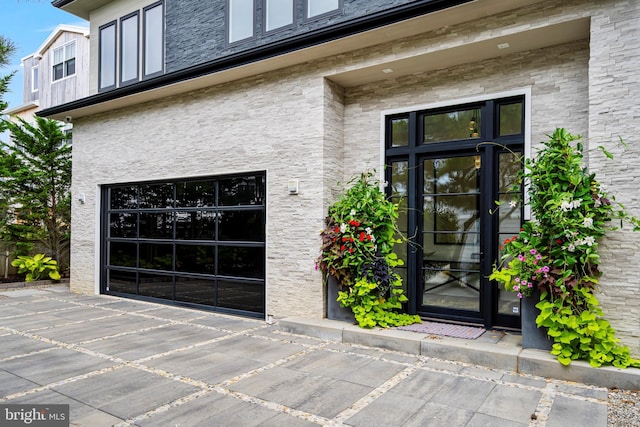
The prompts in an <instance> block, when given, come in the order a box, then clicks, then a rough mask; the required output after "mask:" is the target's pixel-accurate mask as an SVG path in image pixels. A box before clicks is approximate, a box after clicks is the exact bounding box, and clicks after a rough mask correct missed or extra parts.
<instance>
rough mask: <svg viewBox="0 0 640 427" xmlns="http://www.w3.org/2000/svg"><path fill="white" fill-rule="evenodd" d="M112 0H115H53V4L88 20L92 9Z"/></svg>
mask: <svg viewBox="0 0 640 427" xmlns="http://www.w3.org/2000/svg"><path fill="white" fill-rule="evenodd" d="M112 1H113V0H53V1H52V2H51V4H52V5H53V6H54V7H57V8H59V9H62V10H64V11H65V12H68V13H70V14H72V15H75V16H79V17H80V18H82V19H86V20H87V21H88V20H89V15H90V13H91V11H92V10H95V9H98V8H100V7H102V6H104V5H105V4H108V3H111V2H112Z"/></svg>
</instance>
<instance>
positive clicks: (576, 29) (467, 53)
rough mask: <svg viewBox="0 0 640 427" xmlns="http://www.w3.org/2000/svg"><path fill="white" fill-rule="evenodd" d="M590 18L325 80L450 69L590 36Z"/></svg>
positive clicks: (347, 83) (357, 80)
mask: <svg viewBox="0 0 640 427" xmlns="http://www.w3.org/2000/svg"><path fill="white" fill-rule="evenodd" d="M589 25H590V19H589V18H582V19H577V20H573V21H569V22H562V23H558V24H555V25H548V26H545V27H541V28H536V29H531V30H527V31H520V32H514V33H513V34H508V35H503V36H500V37H495V38H489V39H486V40H482V41H478V42H475V43H467V44H464V45H461V46H457V47H452V48H447V49H441V50H438V49H436V50H432V51H429V52H428V53H424V54H419V55H414V56H410V57H407V58H403V59H398V60H394V61H388V62H384V63H379V64H376V65H372V66H368V67H362V68H358V69H355V70H350V71H346V72H341V73H335V74H333V75H327V76H326V77H327V78H329V79H331V80H333V81H335V82H336V83H338V84H340V85H341V86H344V87H352V86H360V85H363V84H368V83H373V82H376V81H380V80H384V79H390V78H397V77H401V76H406V75H410V74H415V73H421V72H425V71H431V70H438V69H443V68H450V67H454V66H456V65H461V64H467V63H471V62H479V61H482V60H485V59H491V58H497V57H500V56H505V55H511V54H515V53H519V52H525V51H528V50H533V49H540V48H543V47H547V46H555V45H559V44H564V43H570V42H573V41H578V40H584V39H586V38H588V37H589Z"/></svg>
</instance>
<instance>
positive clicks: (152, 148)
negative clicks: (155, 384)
mask: <svg viewBox="0 0 640 427" xmlns="http://www.w3.org/2000/svg"><path fill="white" fill-rule="evenodd" d="M53 4H54V6H57V7H59V8H61V9H63V10H66V11H68V12H70V13H73V14H75V15H77V16H79V17H82V18H84V19H88V20H89V21H90V27H91V31H90V32H91V38H90V40H91V61H90V66H91V73H90V76H91V77H90V94H89V96H88V97H86V98H83V99H79V100H76V101H73V102H69V103H67V104H64V105H61V106H57V107H52V108H48V109H45V110H44V111H42V112H41V113H40V114H42V115H44V116H46V117H52V118H58V119H65V118H69V119H70V120H72V122H73V124H74V147H73V150H74V152H73V186H72V191H73V193H74V200H75V203H74V205H73V209H72V223H73V235H72V259H71V287H72V289H74V290H76V291H79V292H85V293H107V294H112V295H119V296H124V297H132V298H145V299H153V300H157V301H165V302H170V303H176V304H187V305H193V306H195V307H207V308H210V309H213V310H220V311H230V312H235V313H240V314H245V315H250V316H257V317H265V318H267V317H268V316H274V317H276V318H278V317H287V316H305V317H316V318H320V317H324V316H325V315H326V311H325V310H326V302H325V301H326V297H327V296H326V291H325V288H324V286H323V281H322V277H321V275H320V273H319V272H318V271H316V270H315V269H314V259H315V258H316V257H317V256H318V254H319V243H320V241H319V231H320V230H321V229H322V227H323V219H324V217H325V215H326V213H327V208H328V206H330V204H331V203H332V202H333V201H334V200H335V199H336V197H337V196H338V195H339V194H340V193H341V190H342V188H343V187H341V185H340V184H339V182H342V183H344V182H347V181H348V180H349V179H350V178H351V177H353V176H354V175H359V174H360V173H361V172H362V171H364V170H367V169H375V170H377V172H378V173H379V175H380V178H381V180H382V181H387V182H388V187H387V191H388V192H389V196H390V197H391V198H392V199H393V200H394V201H397V202H398V203H399V204H400V207H401V209H400V212H401V215H400V221H399V227H400V229H401V231H403V232H404V233H405V234H406V235H407V236H409V237H410V240H411V241H410V242H409V243H408V244H406V245H403V246H399V247H398V252H399V253H400V255H401V257H403V258H404V260H405V267H404V268H403V269H402V270H400V273H401V275H402V276H403V278H404V283H405V287H406V291H407V294H408V296H409V302H408V304H407V307H406V309H407V311H409V312H411V313H417V314H420V315H421V316H424V317H428V318H437V319H443V320H450V321H462V322H470V323H474V324H480V325H483V326H484V327H487V328H519V327H520V317H519V301H518V300H517V298H515V297H514V296H513V295H511V294H505V292H503V291H501V290H500V289H499V288H498V286H497V285H496V284H495V283H492V282H490V281H489V280H488V278H487V277H488V275H489V273H490V272H491V268H492V266H493V265H494V263H495V262H496V260H497V259H498V258H499V256H500V242H501V241H503V240H504V239H505V238H507V237H511V236H513V234H514V233H517V231H518V229H519V226H520V223H521V221H522V220H525V219H527V218H528V215H529V213H528V212H527V209H526V208H525V207H524V206H523V205H522V203H521V202H519V196H520V194H519V192H518V191H514V190H513V182H514V179H515V176H516V175H517V173H518V170H519V169H520V167H521V164H520V163H519V161H518V160H516V159H517V156H519V155H524V156H530V155H531V153H532V152H534V151H535V150H536V147H537V146H538V144H539V142H540V141H542V140H545V138H546V136H545V135H546V134H549V133H551V132H552V131H553V129H554V128H556V127H564V128H567V129H568V130H569V131H570V132H572V133H575V134H581V135H583V137H584V142H585V146H586V148H587V150H586V152H587V154H588V157H587V158H586V159H585V160H586V161H587V162H588V163H587V166H588V167H589V169H590V170H591V171H592V172H595V173H597V174H598V177H599V179H600V180H601V181H602V182H604V183H605V184H607V185H608V189H609V190H610V191H611V192H612V193H614V194H616V195H617V200H618V201H620V202H622V203H624V204H625V206H626V207H627V209H628V210H629V211H631V213H635V214H636V215H638V213H639V212H640V200H639V199H638V192H637V186H638V180H640V174H639V173H638V172H636V170H637V168H636V167H635V166H636V163H637V158H638V156H639V155H640V148H639V147H640V137H639V136H638V133H637V131H636V127H637V126H636V124H637V122H638V118H639V114H640V113H639V108H638V104H637V99H640V85H638V84H637V80H638V78H639V77H640V71H638V70H640V67H639V65H640V56H639V54H638V51H639V48H640V25H638V24H639V21H640V3H638V2H630V1H614V0H602V1H595V0H593V1H585V0H567V1H562V2H561V1H557V0H544V1H540V0H512V1H502V0H473V1H466V0H457V1H444V0H440V1H439V0H418V1H405V0H394V1H385V2H382V1H364V0H206V1H202V0H200V1H194V0H171V1H166V2H165V1H153V0H129V1H125V0H116V1H109V0H100V1H95V0H92V1H88V0H56V1H54V2H53ZM618 136H621V137H622V138H624V139H625V141H626V142H627V143H628V148H627V149H626V151H623V149H622V147H621V146H620V144H619V143H618V141H619V139H618ZM599 146H604V147H605V148H606V149H607V150H608V151H610V152H612V153H614V155H615V159H614V160H613V161H609V160H606V159H605V158H604V156H602V154H601V153H600V150H599V149H598V147H599ZM514 153H515V155H514ZM496 200H501V201H504V202H508V203H506V204H505V205H503V206H507V207H506V208H504V209H501V210H500V211H499V213H497V214H491V212H493V211H494V210H495V201H496ZM511 202H513V203H511ZM639 249H640V241H639V239H638V236H636V235H634V234H633V233H630V232H628V230H624V229H623V230H622V231H617V232H614V233H612V234H611V235H610V236H609V237H607V239H606V240H605V241H604V242H603V244H602V246H601V252H602V262H601V269H602V270H603V271H604V276H603V277H602V279H601V283H602V285H601V293H600V294H599V297H600V300H601V303H602V306H603V309H604V311H605V313H606V315H607V319H608V320H610V321H611V323H612V324H613V325H614V327H615V328H616V329H617V331H618V333H619V335H620V337H621V338H622V341H623V343H624V344H626V345H628V346H630V347H631V349H632V352H633V353H635V354H636V355H639V354H640V310H639V309H638V306H639V305H640V304H639V303H640V293H638V286H639V285H638V283H637V280H636V279H635V274H634V273H635V271H634V268H633V266H634V265H637V264H638V263H639V262H640V250H639Z"/></svg>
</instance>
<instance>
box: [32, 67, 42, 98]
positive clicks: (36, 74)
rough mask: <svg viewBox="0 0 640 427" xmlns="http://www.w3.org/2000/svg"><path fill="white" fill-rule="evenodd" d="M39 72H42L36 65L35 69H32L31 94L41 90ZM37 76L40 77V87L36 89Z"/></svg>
mask: <svg viewBox="0 0 640 427" xmlns="http://www.w3.org/2000/svg"><path fill="white" fill-rule="evenodd" d="M39 71H40V65H34V66H33V67H31V93H35V92H38V90H39V89H40V75H39ZM35 76H38V87H35V88H34V84H33V83H34V82H35V81H36V77H35Z"/></svg>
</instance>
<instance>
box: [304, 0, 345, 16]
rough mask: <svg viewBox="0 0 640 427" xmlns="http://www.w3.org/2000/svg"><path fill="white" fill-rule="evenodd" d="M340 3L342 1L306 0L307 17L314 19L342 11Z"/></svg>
mask: <svg viewBox="0 0 640 427" xmlns="http://www.w3.org/2000/svg"><path fill="white" fill-rule="evenodd" d="M340 1H341V0H306V11H307V13H306V17H307V18H313V17H315V16H320V15H324V14H325V13H329V12H334V11H337V10H338V9H340Z"/></svg>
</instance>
